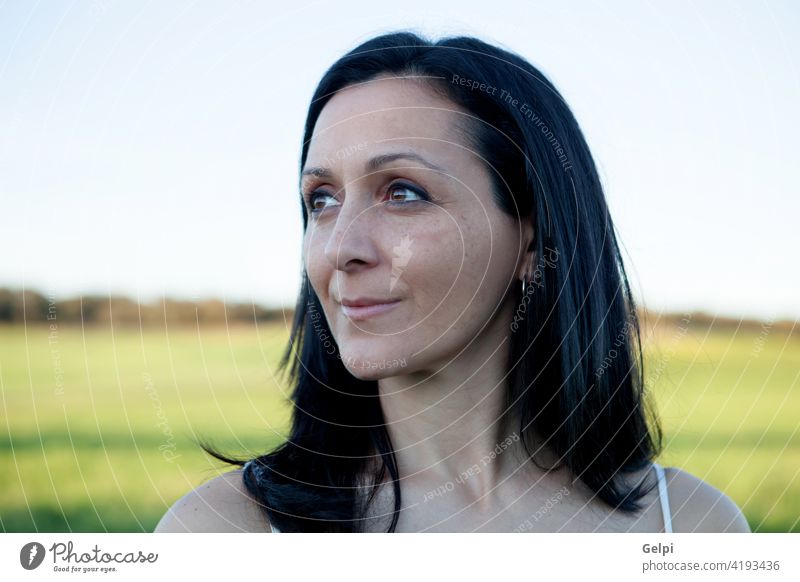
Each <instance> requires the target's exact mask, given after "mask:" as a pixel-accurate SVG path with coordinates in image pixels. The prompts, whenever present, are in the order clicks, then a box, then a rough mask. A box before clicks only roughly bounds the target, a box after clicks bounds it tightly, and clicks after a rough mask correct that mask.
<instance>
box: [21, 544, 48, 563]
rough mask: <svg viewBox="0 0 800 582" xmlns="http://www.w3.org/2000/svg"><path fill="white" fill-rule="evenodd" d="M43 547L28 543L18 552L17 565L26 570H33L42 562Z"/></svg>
mask: <svg viewBox="0 0 800 582" xmlns="http://www.w3.org/2000/svg"><path fill="white" fill-rule="evenodd" d="M44 554H45V552H44V546H43V545H42V544H40V543H39V542H28V543H27V544H25V545H24V546H22V549H21V550H20V551H19V563H20V564H22V567H23V568H25V569H26V570H34V569H36V568H38V567H39V565H41V563H42V561H43V560H44Z"/></svg>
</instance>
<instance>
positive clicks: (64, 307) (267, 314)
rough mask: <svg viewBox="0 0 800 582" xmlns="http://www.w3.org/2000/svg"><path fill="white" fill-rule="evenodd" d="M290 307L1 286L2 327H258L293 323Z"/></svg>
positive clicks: (0, 308)
mask: <svg viewBox="0 0 800 582" xmlns="http://www.w3.org/2000/svg"><path fill="white" fill-rule="evenodd" d="M293 315H294V314H293V313H292V309H281V308H268V307H263V306H260V305H255V304H251V303H225V302H223V301H221V300H219V299H204V300H198V301H183V300H176V299H166V298H165V299H159V300H156V301H153V302H149V303H141V304H140V303H137V302H136V301H134V300H132V299H130V298H128V297H115V296H110V297H109V296H107V295H105V296H104V295H82V296H80V297H72V298H68V299H57V298H55V297H53V296H45V295H42V294H41V293H37V292H36V291H32V290H30V289H26V290H25V291H22V290H20V289H6V288H0V324H3V323H23V322H28V323H33V322H47V321H51V322H57V323H71V322H76V323H78V322H81V321H82V322H83V323H110V322H112V321H113V323H115V324H116V323H121V324H136V325H139V324H140V323H141V324H142V325H163V324H164V323H165V322H166V323H197V322H201V323H220V324H224V323H225V322H226V321H227V322H228V323H245V322H249V323H255V322H268V321H284V319H285V320H286V321H291V319H292V317H293Z"/></svg>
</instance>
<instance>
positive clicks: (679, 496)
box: [664, 467, 751, 533]
mask: <svg viewBox="0 0 800 582" xmlns="http://www.w3.org/2000/svg"><path fill="white" fill-rule="evenodd" d="M664 475H665V477H666V480H667V493H668V496H669V505H670V510H671V513H672V528H673V531H674V532H677V533H682V532H685V533H691V532H697V533H700V532H703V533H719V532H726V533H750V531H751V530H750V525H749V524H748V523H747V518H745V516H744V514H743V513H742V510H741V509H739V506H737V505H736V503H734V501H733V500H732V499H731V498H730V497H728V496H727V495H725V494H724V493H723V492H722V491H720V490H719V489H717V488H716V487H714V486H713V485H711V484H709V483H707V482H705V481H703V480H702V479H700V478H698V477H695V476H694V475H692V474H691V473H688V472H686V471H683V470H682V469H678V468H676V467H665V468H664Z"/></svg>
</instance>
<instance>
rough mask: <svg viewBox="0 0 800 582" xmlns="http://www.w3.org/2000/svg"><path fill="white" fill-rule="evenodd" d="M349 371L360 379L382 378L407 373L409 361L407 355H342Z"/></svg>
mask: <svg viewBox="0 0 800 582" xmlns="http://www.w3.org/2000/svg"><path fill="white" fill-rule="evenodd" d="M342 363H344V366H345V368H347V371H348V372H350V373H351V374H352V375H353V376H355V377H356V378H358V379H359V380H380V379H381V378H388V377H390V376H397V375H398V374H403V373H405V370H406V368H407V367H408V363H407V361H406V358H405V357H400V358H391V357H388V356H384V355H380V356H367V355H364V356H348V357H342Z"/></svg>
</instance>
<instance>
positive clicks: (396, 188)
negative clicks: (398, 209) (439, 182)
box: [389, 184, 430, 204]
mask: <svg viewBox="0 0 800 582" xmlns="http://www.w3.org/2000/svg"><path fill="white" fill-rule="evenodd" d="M396 193H400V194H401V199H403V198H404V199H405V200H399V201H398V200H397V199H396V198H395V194H396ZM409 193H410V194H412V195H413V196H416V197H417V198H418V200H408V199H407V196H408V194H409ZM428 200H430V197H429V196H428V195H427V194H425V193H424V192H422V191H421V190H417V189H416V188H412V187H411V186H408V185H407V184H395V185H393V186H391V187H390V188H389V202H392V203H394V202H400V203H401V204H404V203H405V202H418V201H428Z"/></svg>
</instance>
